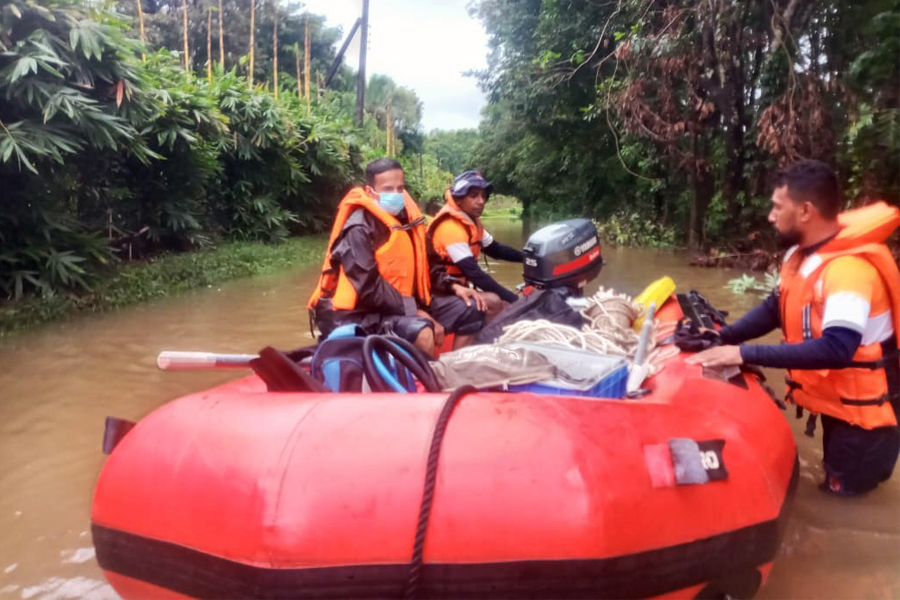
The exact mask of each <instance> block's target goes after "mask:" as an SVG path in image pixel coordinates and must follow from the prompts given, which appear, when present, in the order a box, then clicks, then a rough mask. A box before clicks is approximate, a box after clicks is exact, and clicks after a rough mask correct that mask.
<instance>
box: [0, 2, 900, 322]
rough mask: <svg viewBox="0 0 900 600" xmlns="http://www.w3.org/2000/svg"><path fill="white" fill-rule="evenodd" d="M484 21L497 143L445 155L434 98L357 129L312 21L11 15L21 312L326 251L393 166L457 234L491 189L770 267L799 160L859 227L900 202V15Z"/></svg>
mask: <svg viewBox="0 0 900 600" xmlns="http://www.w3.org/2000/svg"><path fill="white" fill-rule="evenodd" d="M470 11H471V12H472V15H473V17H474V18H478V19H480V20H481V22H482V23H483V25H484V27H485V29H486V31H487V34H488V37H489V50H490V52H489V56H488V67H487V69H486V70H484V71H483V72H480V73H475V74H473V75H474V76H476V77H478V80H479V82H480V85H481V86H482V88H483V90H484V91H485V93H486V95H487V100H488V103H487V106H486V107H485V108H484V110H483V114H482V122H481V125H480V126H479V128H478V129H477V130H475V129H466V130H456V131H442V130H435V131H431V132H429V133H426V132H424V130H423V129H422V112H423V105H422V102H421V100H420V99H419V98H418V96H417V95H416V93H415V91H414V90H410V89H408V88H404V87H403V86H400V85H398V84H397V83H396V82H395V81H393V80H392V79H391V78H389V77H386V76H384V75H380V74H373V75H372V76H371V77H369V79H368V81H367V83H366V94H365V96H366V102H365V107H364V109H365V110H364V118H363V119H362V122H358V121H357V115H356V110H355V103H356V85H357V84H356V81H357V77H356V73H355V72H354V70H353V68H352V67H350V66H349V65H346V64H342V63H340V62H339V61H338V62H335V60H334V59H335V57H336V53H337V51H336V47H337V45H338V43H339V42H340V41H341V39H342V38H343V35H344V32H342V31H341V30H339V29H337V28H331V27H328V26H326V24H325V20H324V18H323V17H321V16H318V15H313V14H310V13H309V12H307V11H304V9H303V6H302V4H300V3H297V2H293V1H289V0H250V1H249V2H246V1H245V0H199V1H198V0H193V1H192V2H187V1H186V0H105V1H103V0H101V1H95V0H39V1H38V0H6V1H5V2H3V3H2V5H0V298H2V299H0V304H5V306H4V307H3V310H5V311H7V312H8V311H9V310H12V311H15V310H17V307H18V306H21V305H22V304H20V303H22V302H31V301H33V300H34V299H35V298H38V299H40V298H43V299H44V300H46V301H47V302H48V303H55V302H58V300H57V298H64V299H67V300H66V302H70V303H71V304H72V305H78V303H79V302H82V299H84V298H90V297H92V294H94V295H96V294H97V293H99V292H98V290H100V289H102V288H103V286H104V285H105V283H104V282H105V281H107V280H108V279H109V278H111V277H115V276H116V273H118V272H120V271H121V270H122V269H123V266H125V265H128V264H129V263H131V262H132V261H145V262H146V261H152V262H153V263H154V264H155V263H156V262H157V259H159V257H161V256H163V255H165V254H167V253H173V252H175V253H177V252H184V251H199V250H205V249H209V248H211V247H214V246H221V245H222V244H223V243H235V242H239V243H245V242H246V243H255V242H261V243H266V244H277V243H281V242H284V241H285V240H287V239H288V238H290V237H292V236H298V235H305V234H309V233H317V232H320V231H322V230H323V228H325V227H327V225H328V223H329V221H330V219H331V216H332V213H333V208H334V206H335V203H336V202H337V200H338V199H339V198H340V197H341V195H342V194H343V193H344V191H345V190H346V189H347V188H348V187H349V186H351V185H353V184H355V183H357V182H359V181H360V179H361V175H362V167H363V165H364V164H365V162H366V161H368V160H370V159H372V158H375V157H377V156H383V155H389V156H395V157H397V159H398V160H400V162H401V163H402V164H403V165H404V168H405V170H406V172H407V182H408V185H409V188H410V190H411V192H412V193H413V195H414V197H417V198H418V199H419V200H420V201H421V202H422V203H423V204H424V205H426V207H427V208H429V209H431V210H432V211H433V210H435V209H436V208H437V207H438V206H439V205H440V203H441V201H442V196H443V191H444V189H445V188H446V186H447V185H448V183H449V182H450V181H451V177H452V174H454V173H459V172H461V171H464V170H467V169H477V170H479V171H481V172H483V173H484V174H485V176H486V177H487V178H488V179H490V180H491V181H492V182H493V183H494V185H495V191H496V192H497V199H500V197H501V195H507V196H509V197H512V198H513V200H508V201H505V202H508V206H507V205H506V204H504V205H503V206H502V207H501V206H500V205H499V204H498V203H495V204H494V206H493V208H492V210H494V211H499V213H500V214H510V215H513V214H517V213H518V212H519V211H520V210H522V211H523V212H524V216H525V217H526V218H532V217H536V218H542V219H547V218H564V217H570V216H588V217H592V218H594V219H595V220H596V221H597V222H598V223H599V224H600V229H601V234H602V235H603V236H604V239H605V240H606V241H607V242H612V243H617V244H644V245H648V244H649V245H656V246H668V245H688V246H691V247H693V248H696V249H704V250H706V252H707V256H709V257H711V264H721V262H722V260H723V259H724V258H727V257H729V256H740V255H742V253H744V252H746V253H747V254H748V255H750V254H752V256H753V260H754V261H756V262H755V263H754V266H756V267H759V268H765V267H766V266H768V265H769V264H770V261H769V260H768V259H767V258H766V256H765V255H764V253H763V254H760V252H762V251H761V250H760V248H771V247H772V246H771V239H770V228H769V227H768V226H767V224H766V222H765V218H766V213H767V204H768V200H767V197H768V193H769V189H768V187H769V181H770V177H771V175H772V174H773V173H774V172H775V171H776V170H777V169H778V168H779V167H781V166H783V165H785V164H787V163H789V162H791V161H793V160H796V159H797V158H799V157H814V158H820V159H822V160H826V161H828V162H829V163H831V164H833V165H834V166H835V167H836V168H837V170H838V172H839V174H840V176H841V179H842V181H845V182H846V183H847V185H846V189H845V193H846V197H847V200H848V203H854V202H866V201H868V200H870V199H874V198H884V199H887V200H889V201H891V202H897V201H898V198H900V87H898V85H897V82H898V81H900V36H898V35H897V32H898V31H900V2H898V0H864V1H863V2H857V3H845V2H837V1H834V0H830V1H826V2H824V3H822V2H812V1H811V0H765V1H763V0H747V1H741V2H736V1H734V0H706V1H704V2H698V1H697V0H671V1H666V2H660V1H656V0H612V1H610V2H583V3H572V2H568V1H563V0H477V1H475V2H473V3H472V4H471V5H470ZM333 63H335V64H337V65H338V66H337V67H336V68H334V69H332V64H333ZM519 201H521V205H520V204H519ZM519 206H521V209H520V208H519ZM489 208H491V207H489ZM723 248H728V251H727V252H724V251H723V250H722V249H723ZM751 249H753V250H752V253H751ZM226 255H227V252H226ZM159 264H168V263H165V262H164V261H161V262H159ZM171 264H174V263H171ZM735 285H738V284H735ZM740 286H742V287H743V288H745V289H749V288H752V287H753V286H752V284H751V283H750V282H749V280H746V281H743V283H741V284H740ZM86 302H87V303H88V304H91V305H92V306H101V305H105V304H104V303H103V302H98V303H96V304H92V303H91V302H92V301H86ZM117 303H121V302H118V301H117V302H113V303H112V304H117ZM54 310H55V309H54Z"/></svg>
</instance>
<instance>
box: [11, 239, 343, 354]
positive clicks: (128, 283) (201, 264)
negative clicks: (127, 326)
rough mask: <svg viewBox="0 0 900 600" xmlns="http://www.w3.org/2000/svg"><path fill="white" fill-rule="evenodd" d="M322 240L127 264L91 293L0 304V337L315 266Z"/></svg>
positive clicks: (224, 248)
mask: <svg viewBox="0 0 900 600" xmlns="http://www.w3.org/2000/svg"><path fill="white" fill-rule="evenodd" d="M325 242H326V239H325V238H324V237H321V236H312V237H299V238H291V239H289V240H288V241H286V242H284V243H282V244H277V245H272V244H264V243H260V242H231V243H225V244H222V245H220V246H217V247H215V248H211V249H207V250H198V251H196V252H188V253H184V254H166V255H163V256H159V257H157V258H154V259H152V260H148V261H143V262H136V263H127V264H124V265H122V266H121V267H120V268H118V269H115V270H112V271H110V272H109V273H107V274H106V275H104V276H102V277H101V278H100V279H99V280H98V281H97V282H96V283H95V284H94V285H93V289H92V290H91V291H90V292H84V293H80V294H50V295H46V296H36V297H30V298H25V299H22V300H19V301H8V302H5V303H3V304H0V337H5V336H8V335H9V334H11V333H13V332H15V331H19V330H22V329H26V328H30V327H33V326H35V325H39V324H42V323H47V322H50V321H55V320H58V319H62V318H65V317H69V316H71V315H74V314H77V313H82V312H105V311H108V310H112V309H115V308H120V307H123V306H130V305H133V304H139V303H141V302H146V301H149V300H154V299H157V298H164V297H167V296H172V295H175V294H179V293H181V292H184V291H186V290H190V289H194V288H199V287H204V286H207V285H215V284H218V283H222V282H224V281H229V280H232V279H240V278H242V277H250V276H254V275H264V274H267V273H275V272H278V271H284V270H287V269H291V268H297V267H302V266H309V265H314V264H317V263H318V262H319V261H321V260H322V256H323V252H324V250H325Z"/></svg>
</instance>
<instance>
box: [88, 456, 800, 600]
mask: <svg viewBox="0 0 900 600" xmlns="http://www.w3.org/2000/svg"><path fill="white" fill-rule="evenodd" d="M798 476H799V465H798V464H797V463H796V462H795V465H794V471H793V474H792V476H791V480H790V484H789V486H788V490H787V494H786V495H785V502H784V505H783V506H782V508H781V511H780V514H779V516H778V517H777V518H776V519H773V520H771V521H766V522H764V523H759V524H757V525H751V526H749V527H744V528H742V529H738V530H736V531H730V532H727V533H722V534H719V535H715V536H712V537H708V538H705V539H701V540H696V541H693V542H687V543H684V544H679V545H676V546H670V547H667V548H661V549H656V550H648V551H646V552H639V553H636V554H629V555H625V556H616V557H612V558H602V559H581V560H529V561H515V562H498V563H480V564H431V563H426V564H424V565H423V566H422V573H421V579H420V581H419V586H418V596H420V597H428V598H473V599H474V598H509V599H513V598H515V599H518V598H548V597H553V598H600V597H612V598H640V597H647V596H655V595H658V594H662V593H665V592H669V591H673V590H679V589H684V588H687V587H690V586H693V585H698V584H701V583H707V582H712V584H713V585H714V586H716V587H718V588H720V589H721V591H722V592H723V593H730V592H731V591H732V590H730V589H729V588H730V587H732V586H737V587H741V586H745V585H746V582H747V581H748V579H749V580H752V579H753V573H754V572H755V570H756V568H757V567H759V566H761V565H763V564H766V563H768V562H771V561H772V560H773V559H774V557H775V554H776V552H777V551H778V547H779V544H780V543H781V535H782V532H783V529H784V524H785V521H786V520H787V514H788V508H789V505H790V501H791V500H792V499H793V496H794V490H795V488H796V486H797V480H798ZM91 529H92V532H93V536H94V546H95V547H96V549H97V561H98V562H99V563H100V566H101V567H102V568H103V569H105V570H107V571H112V572H114V573H118V574H121V575H125V576H127V577H131V578H134V579H138V580H141V581H146V582H148V583H152V584H154V585H157V586H159V587H163V588H167V589H170V590H174V591H176V592H180V593H182V594H186V595H189V596H193V597H197V598H272V599H280V598H285V599H287V598H385V597H393V598H397V597H400V596H402V595H403V592H404V585H405V583H406V580H407V576H408V572H409V565H408V564H390V565H351V566H340V567H311V568H300V569H278V568H267V567H257V566H251V565H246V564H242V563H239V562H234V561H230V560H226V559H223V558H220V557H217V556H212V555H210V554H206V553H203V552H200V551H197V550H193V549H191V548H187V547H184V546H180V545H178V544H173V543H170V542H163V541H159V540H154V539H150V538H146V537H142V536H139V535H134V534H131V533H127V532H124V531H119V530H115V529H110V528H108V527H104V526H102V525H98V524H96V523H95V524H92V527H91ZM734 591H737V590H734ZM745 593H746V592H745Z"/></svg>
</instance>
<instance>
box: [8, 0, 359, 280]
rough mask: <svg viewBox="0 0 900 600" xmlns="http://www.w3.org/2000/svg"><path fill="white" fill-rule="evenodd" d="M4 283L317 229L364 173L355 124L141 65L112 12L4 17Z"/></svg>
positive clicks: (164, 63) (17, 10)
mask: <svg viewBox="0 0 900 600" xmlns="http://www.w3.org/2000/svg"><path fill="white" fill-rule="evenodd" d="M2 19H3V21H2V34H0V38H2V43H3V55H2V56H0V86H2V87H0V114H2V115H3V117H2V119H3V128H2V130H0V159H2V162H0V179H2V183H0V185H2V198H0V203H2V206H0V209H2V210H0V244H2V254H0V285H2V287H3V291H4V292H5V295H7V296H10V297H16V298H18V297H21V296H22V295H23V294H26V293H28V292H29V291H33V290H36V291H39V292H41V293H42V294H49V293H51V292H52V291H53V290H59V289H65V288H80V289H82V290H86V289H88V288H89V286H90V280H89V278H90V276H91V275H92V274H94V273H97V272H98V269H99V268H100V267H102V266H103V265H107V264H109V263H110V262H112V261H116V260H119V259H123V258H125V259H127V258H133V257H136V256H145V255H148V254H151V255H152V254H154V253H157V252H159V251H162V250H168V249H175V250H179V249H187V248H196V247H202V246H204V245H207V244H209V243H211V242H212V241H215V240H217V239H241V240H264V241H278V240H282V239H284V238H286V237H287V236H288V235H289V234H290V233H301V232H307V231H314V230H318V229H320V228H321V227H322V226H323V225H324V224H326V223H327V220H328V218H329V215H328V213H329V212H330V211H331V205H332V204H331V203H332V202H333V201H334V199H335V198H336V197H338V196H339V194H340V193H341V191H342V190H343V189H344V188H345V187H346V186H347V185H348V184H349V183H350V182H351V181H352V180H353V179H354V178H355V177H356V176H357V175H358V173H359V171H360V169H361V164H362V153H361V151H360V148H359V144H358V142H357V141H356V137H357V135H358V131H357V130H356V129H355V128H354V126H353V125H352V122H351V121H350V119H349V118H346V117H343V116H342V115H340V114H330V113H329V111H328V107H327V106H324V107H317V108H319V110H317V111H315V112H313V113H311V114H309V115H307V114H306V113H305V111H304V110H302V107H301V104H300V102H299V100H298V99H297V98H296V97H295V96H292V95H283V96H282V98H281V99H280V100H275V98H274V97H273V96H272V95H271V94H269V93H267V92H266V91H265V90H264V89H261V88H259V87H250V85H249V84H248V83H247V81H246V79H245V78H244V77H242V76H238V75H237V73H236V72H235V70H231V71H228V72H222V71H221V70H218V71H217V73H216V77H215V78H213V79H211V80H209V81H207V80H206V79H204V78H197V77H190V76H188V75H186V74H185V72H184V70H183V68H182V67H180V66H179V63H178V61H177V58H176V57H174V56H173V55H172V54H171V53H170V52H169V51H167V50H159V51H157V52H155V53H152V54H149V55H148V56H147V60H146V62H144V61H142V60H141V59H140V56H139V55H138V54H137V48H136V44H135V42H134V40H132V39H130V38H127V37H126V36H125V35H124V33H123V25H122V23H121V22H120V21H119V20H118V17H116V15H115V14H114V13H110V12H106V11H104V10H102V9H86V8H83V7H82V6H80V5H76V4H72V3H70V2H66V1H64V0H56V1H53V2H46V3H44V4H43V5H40V6H38V5H35V4H31V3H28V2H23V1H20V0H16V1H14V2H11V3H8V4H6V5H5V6H4V9H3V12H2Z"/></svg>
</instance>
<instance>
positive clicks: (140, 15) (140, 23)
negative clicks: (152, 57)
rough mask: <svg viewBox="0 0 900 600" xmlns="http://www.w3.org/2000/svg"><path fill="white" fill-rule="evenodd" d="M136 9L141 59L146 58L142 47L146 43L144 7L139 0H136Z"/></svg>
mask: <svg viewBox="0 0 900 600" xmlns="http://www.w3.org/2000/svg"><path fill="white" fill-rule="evenodd" d="M135 3H136V4H137V11H138V26H139V27H140V31H141V60H144V61H145V60H147V54H146V53H145V52H144V47H146V45H147V36H146V35H145V34H144V8H143V7H142V6H141V0H136V2H135Z"/></svg>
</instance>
